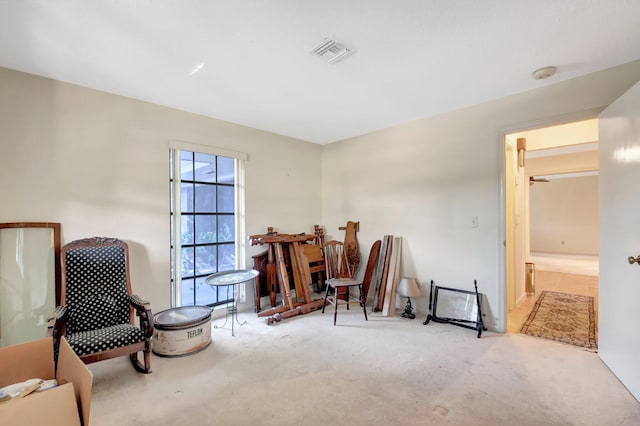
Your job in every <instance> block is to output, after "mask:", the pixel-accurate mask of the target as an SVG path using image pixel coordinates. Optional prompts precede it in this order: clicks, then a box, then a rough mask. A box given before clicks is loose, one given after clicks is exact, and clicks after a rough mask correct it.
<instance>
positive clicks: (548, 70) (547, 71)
mask: <svg viewBox="0 0 640 426" xmlns="http://www.w3.org/2000/svg"><path fill="white" fill-rule="evenodd" d="M557 70H558V69H557V68H556V67H544V68H540V69H538V70H535V71H534V72H532V73H531V77H533V78H534V79H536V80H544V79H545V78H549V77H551V76H552V75H554V74H555V73H556V71H557Z"/></svg>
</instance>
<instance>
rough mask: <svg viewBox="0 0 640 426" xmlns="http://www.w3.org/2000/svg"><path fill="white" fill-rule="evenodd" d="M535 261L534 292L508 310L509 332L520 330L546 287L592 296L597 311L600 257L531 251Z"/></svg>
mask: <svg viewBox="0 0 640 426" xmlns="http://www.w3.org/2000/svg"><path fill="white" fill-rule="evenodd" d="M531 261H532V262H533V263H534V264H535V291H536V292H535V294H534V295H527V296H525V297H524V298H523V299H522V300H520V302H519V303H518V304H517V305H516V308H515V309H513V310H512V311H510V312H509V317H508V321H507V331H508V332H509V333H518V332H520V329H521V328H522V324H524V322H525V321H526V320H527V318H528V317H529V313H530V312H531V309H532V308H533V305H534V304H535V303H536V300H537V299H538V296H539V295H540V293H541V292H542V291H544V290H547V291H556V292H560V293H569V294H578V295H581V296H592V297H593V298H594V302H595V307H596V315H597V312H598V258H597V256H580V255H558V254H550V253H532V254H531Z"/></svg>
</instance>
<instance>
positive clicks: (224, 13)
mask: <svg viewBox="0 0 640 426" xmlns="http://www.w3.org/2000/svg"><path fill="white" fill-rule="evenodd" d="M639 22H640V1H638V0H593V1H586V0H561V1H559V0H368V1H367V0H360V1H356V0H324V1H311V0H307V1H304V0H271V1H267V0H236V1H232V0H90V1H88V0H57V1H51V0H40V1H37V0H0V66H2V67H6V68H11V69H16V70H20V71H25V72H29V73H33V74H37V75H41V76H45V77H50V78H54V79H57V80H62V81H67V82H71V83H75V84H79V85H82V86H86V87H90V88H95V89H98V90H103V91H106V92H111V93H115V94H119V95H123V96H128V97H132V98H136V99H141V100H145V101H148V102H153V103H157V104H161V105H166V106H170V107H174V108H178V109H181V110H185V111H190V112H194V113H198V114H203V115H206V116H210V117H216V118H219V119H222V120H226V121H230V122H234V123H239V124H243V125H245V126H250V127H255V128H259V129H264V130H268V131H271V132H275V133H279V134H282V135H287V136H291V137H294V138H299V139H303V140H306V141H310V142H315V143H320V144H325V143H330V142H334V141H338V140H342V139H345V138H349V137H353V136H357V135H361V134H365V133H368V132H371V131H374V130H378V129H382V128H386V127H390V126H394V125H397V124H400V123H404V122H408V121H412V120H415V119H419V118H422V117H428V116H432V115H436V114H439V113H443V112H446V111H452V110H455V109H459V108H462V107H466V106H471V105H475V104H478V103H481V102H485V101H488V100H492V99H496V98H500V97H504V96H508V95H511V94H515V93H519V92H523V91H526V90H530V89H535V88H537V87H541V86H544V85H548V84H553V83H555V82H559V81H562V80H566V79H570V78H574V77H577V76H580V75H583V74H587V73H590V72H593V71H597V70H601V69H604V68H609V67H611V66H615V65H619V64H622V63H626V62H629V61H632V60H636V59H640V24H639ZM325 37H330V38H334V39H335V40H337V41H339V42H341V43H343V44H344V45H346V46H347V47H348V48H349V49H351V50H352V51H353V53H352V54H351V55H350V56H348V57H346V58H344V59H343V60H341V61H339V62H337V63H335V64H328V63H325V62H323V61H322V60H321V59H320V58H317V57H315V56H312V55H311V54H310V53H309V51H310V50H311V49H313V48H314V47H315V46H316V45H317V44H319V43H320V42H322V41H323V39H324V38H325ZM548 65H555V66H557V67H558V73H557V74H556V75H555V76H554V77H552V78H550V79H547V80H534V79H532V78H531V72H532V71H534V70H535V69H537V68H540V67H543V66H548ZM197 67H200V70H199V71H197V72H195V70H196V68H197Z"/></svg>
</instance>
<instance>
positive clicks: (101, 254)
mask: <svg viewBox="0 0 640 426" xmlns="http://www.w3.org/2000/svg"><path fill="white" fill-rule="evenodd" d="M61 257H62V270H63V273H62V296H61V298H62V304H63V305H65V306H66V307H67V312H68V320H67V332H68V333H77V332H79V331H87V330H96V329H100V328H105V327H109V326H113V325H118V324H127V323H130V322H131V321H132V315H133V314H132V311H131V308H130V304H129V294H131V283H130V280H129V249H128V246H127V244H126V243H125V242H124V241H121V240H118V239H115V238H101V237H94V238H86V239H83V240H76V241H72V242H70V243H68V244H66V245H65V246H64V247H63V248H62V253H61Z"/></svg>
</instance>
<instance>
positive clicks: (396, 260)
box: [371, 235, 402, 316]
mask: <svg viewBox="0 0 640 426" xmlns="http://www.w3.org/2000/svg"><path fill="white" fill-rule="evenodd" d="M401 250H402V237H394V236H393V235H385V236H384V239H383V240H382V247H381V248H380V256H379V257H378V264H377V265H376V269H375V272H374V275H373V280H372V283H371V285H372V286H373V289H374V292H373V303H372V309H371V310H372V311H373V312H381V313H382V316H391V315H395V312H396V289H397V287H398V282H399V281H400V254H401Z"/></svg>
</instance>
